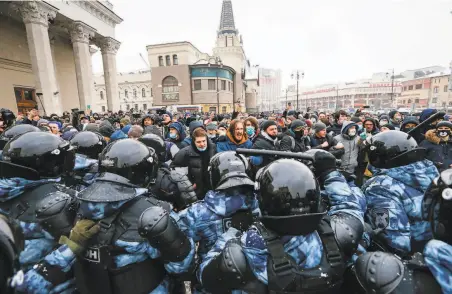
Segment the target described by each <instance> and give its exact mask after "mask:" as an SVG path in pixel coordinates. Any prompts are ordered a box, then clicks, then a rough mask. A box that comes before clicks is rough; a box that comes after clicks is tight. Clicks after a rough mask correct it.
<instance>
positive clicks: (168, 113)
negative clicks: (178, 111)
mask: <svg viewBox="0 0 452 294" xmlns="http://www.w3.org/2000/svg"><path fill="white" fill-rule="evenodd" d="M165 114H167V115H169V117H170V119H173V115H172V114H171V112H169V111H165Z"/></svg>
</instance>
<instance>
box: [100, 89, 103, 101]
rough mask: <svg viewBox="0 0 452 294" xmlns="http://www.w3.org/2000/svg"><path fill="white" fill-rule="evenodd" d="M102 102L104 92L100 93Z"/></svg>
mask: <svg viewBox="0 0 452 294" xmlns="http://www.w3.org/2000/svg"><path fill="white" fill-rule="evenodd" d="M100 100H104V91H100Z"/></svg>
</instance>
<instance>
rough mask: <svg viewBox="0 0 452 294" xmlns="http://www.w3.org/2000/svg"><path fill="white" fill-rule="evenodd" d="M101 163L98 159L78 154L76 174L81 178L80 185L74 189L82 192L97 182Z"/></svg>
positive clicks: (76, 156)
mask: <svg viewBox="0 0 452 294" xmlns="http://www.w3.org/2000/svg"><path fill="white" fill-rule="evenodd" d="M98 164H99V162H98V160H96V159H91V158H88V157H86V156H85V155H80V154H76V155H75V165H74V172H75V173H76V175H79V176H80V177H81V182H82V183H80V184H77V185H76V186H75V187H74V189H75V190H77V191H79V192H80V191H82V190H83V189H85V188H86V187H88V186H89V185H91V184H92V183H94V181H95V180H96V178H97V176H98V175H99V173H98V169H99V166H98Z"/></svg>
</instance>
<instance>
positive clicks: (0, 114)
mask: <svg viewBox="0 0 452 294" xmlns="http://www.w3.org/2000/svg"><path fill="white" fill-rule="evenodd" d="M0 120H1V121H3V126H4V127H10V126H12V125H13V124H14V121H15V120H16V116H15V115H14V113H13V112H12V111H11V110H9V109H7V108H2V109H0Z"/></svg>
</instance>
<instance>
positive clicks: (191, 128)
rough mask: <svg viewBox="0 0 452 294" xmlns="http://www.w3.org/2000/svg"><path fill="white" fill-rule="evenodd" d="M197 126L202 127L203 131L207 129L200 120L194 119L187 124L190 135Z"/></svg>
mask: <svg viewBox="0 0 452 294" xmlns="http://www.w3.org/2000/svg"><path fill="white" fill-rule="evenodd" d="M197 128H203V129H204V131H207V129H206V127H205V126H204V125H203V124H202V121H199V120H194V121H192V122H191V123H190V125H189V126H188V129H189V130H190V136H191V135H192V134H193V132H194V131H195V130H196V129H197Z"/></svg>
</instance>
